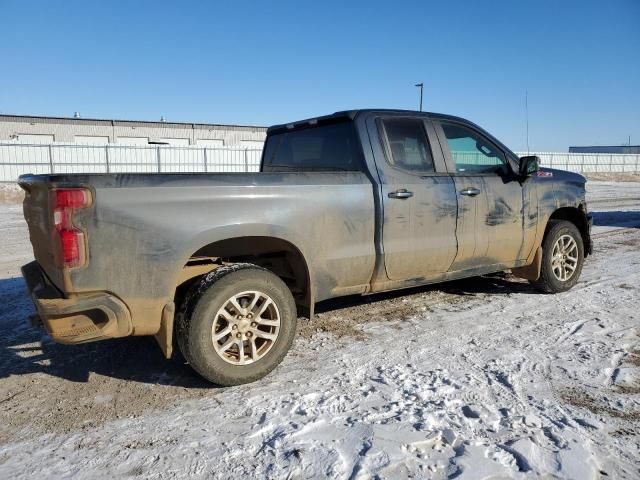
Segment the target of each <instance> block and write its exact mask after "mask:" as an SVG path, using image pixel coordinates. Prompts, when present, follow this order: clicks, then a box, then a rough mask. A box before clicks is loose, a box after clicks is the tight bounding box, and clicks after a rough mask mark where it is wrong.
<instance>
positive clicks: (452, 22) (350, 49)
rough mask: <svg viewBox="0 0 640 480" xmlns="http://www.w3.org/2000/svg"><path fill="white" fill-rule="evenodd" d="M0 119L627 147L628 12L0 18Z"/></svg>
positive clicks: (398, 9) (365, 6) (301, 10)
mask: <svg viewBox="0 0 640 480" xmlns="http://www.w3.org/2000/svg"><path fill="white" fill-rule="evenodd" d="M0 9H1V10H0V11H1V12H2V19H3V21H2V29H0V58H1V61H0V112H1V113H16V114H38V115H62V116H71V115H72V114H73V112H74V111H80V112H81V113H82V115H83V116H84V117H97V118H118V119H150V120H157V119H159V118H160V116H161V115H164V116H165V117H166V118H167V119H168V120H174V121H186V122H212V123H241V124H257V125H268V124H273V123H280V122H286V121H291V120H296V119H300V118H306V117H311V116H316V115H321V114H326V113H331V112H333V111H336V110H344V109H350V108H359V107H385V108H407V109H415V108H417V106H418V90H417V89H416V88H415V87H414V86H413V85H414V84H415V83H418V82H420V81H422V82H424V84H425V99H424V105H425V110H429V111H436V112H444V113H451V114H456V115H461V116H464V117H467V118H469V119H471V120H473V121H475V122H477V123H479V124H480V125H482V126H484V127H485V128H486V129H488V130H489V131H491V132H492V133H493V134H495V135H496V136H498V137H499V138H500V139H501V140H503V141H504V142H505V143H506V144H507V145H508V146H510V147H511V148H512V149H514V150H523V149H526V136H525V111H524V96H525V90H528V92H529V93H528V96H529V123H530V135H529V136H530V145H531V149H532V150H537V151H543V150H559V151H566V150H567V147H568V146H569V145H580V144H582V145H584V144H621V143H626V141H627V137H628V135H631V141H632V143H634V144H640V0H608V1H605V0H600V1H596V0H564V1H552V0H523V1H516V0H511V1H477V0H466V1H465V0H458V1H455V2H447V1H444V0H438V1H401V0H397V1H395V2H389V1H387V2H377V1H372V0H367V1H360V2H355V1H353V2H348V1H345V0H343V1H333V0H323V1H313V2H311V1H309V2H303V1H292V2H288V1H278V2H276V1H273V2H266V1H265V2H260V3H258V2H244V1H240V0H236V1H233V2H206V1H200V2H196V1H180V2H177V1H174V2H163V1H155V2H153V1H129V2H125V1H115V0H112V1H109V2H107V1H102V2H97V1H96V2H93V1H78V2H74V1H61V2H52V1H30V0H3V1H2V2H0Z"/></svg>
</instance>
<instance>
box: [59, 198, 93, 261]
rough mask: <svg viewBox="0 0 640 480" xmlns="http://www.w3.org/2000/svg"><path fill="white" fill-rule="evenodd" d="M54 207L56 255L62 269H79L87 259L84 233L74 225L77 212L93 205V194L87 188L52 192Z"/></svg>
mask: <svg viewBox="0 0 640 480" xmlns="http://www.w3.org/2000/svg"><path fill="white" fill-rule="evenodd" d="M51 205H52V207H53V225H54V227H55V230H54V244H55V248H54V255H55V257H56V263H57V264H58V266H59V267H62V268H77V267H81V266H82V265H84V264H85V262H86V259H87V252H86V242H85V236H84V232H83V231H82V230H80V229H79V228H77V227H75V226H74V224H73V214H74V212H75V211H76V210H80V209H82V208H87V207H89V206H90V205H91V192H90V191H89V190H87V189H86V188H64V189H55V190H52V191H51Z"/></svg>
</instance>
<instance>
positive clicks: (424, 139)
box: [367, 114, 457, 281]
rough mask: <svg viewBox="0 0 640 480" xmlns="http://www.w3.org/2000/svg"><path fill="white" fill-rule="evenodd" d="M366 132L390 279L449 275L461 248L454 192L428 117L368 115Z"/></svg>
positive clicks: (385, 259)
mask: <svg viewBox="0 0 640 480" xmlns="http://www.w3.org/2000/svg"><path fill="white" fill-rule="evenodd" d="M367 130H368V131H369V136H370V138H371V139H373V140H372V146H373V147H374V148H373V153H374V156H375V161H376V167H377V170H378V176H379V178H380V183H381V187H380V188H381V197H382V208H383V221H382V245H383V250H384V266H385V270H386V273H387V277H388V278H389V279H390V280H396V281H398V280H411V279H422V278H429V277H431V278H433V277H437V276H438V275H441V274H443V273H445V272H446V271H447V270H448V269H449V267H450V266H451V263H452V262H453V260H454V258H455V256H456V251H457V245H456V212H457V205H456V194H455V185H454V182H453V179H452V178H451V177H450V175H449V174H448V173H447V172H446V167H445V163H444V158H443V157H442V152H441V150H440V148H439V146H438V140H437V138H436V136H435V131H434V130H433V127H432V125H431V123H430V121H429V120H428V119H427V118H426V117H411V116H403V115H401V114H397V115H393V114H389V115H386V116H381V117H377V118H373V117H371V118H369V119H368V120H367ZM375 139H377V141H376V140H375ZM434 142H435V143H434ZM432 145H433V146H434V147H435V148H432Z"/></svg>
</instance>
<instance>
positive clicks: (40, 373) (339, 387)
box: [0, 181, 640, 478]
mask: <svg viewBox="0 0 640 480" xmlns="http://www.w3.org/2000/svg"><path fill="white" fill-rule="evenodd" d="M588 202H589V207H590V209H591V210H593V211H594V212H595V222H596V226H595V228H594V238H595V253H594V255H593V257H590V258H589V259H588V261H587V263H586V265H585V268H584V271H583V276H582V278H581V280H580V282H579V284H578V285H577V286H576V288H574V289H573V290H572V291H570V292H567V293H564V294H560V295H554V296H544V295H540V294H537V293H535V292H534V291H533V290H532V289H531V288H530V287H529V285H528V284H527V283H526V282H523V281H520V280H516V279H512V278H509V277H506V278H504V277H502V276H493V277H485V278H479V279H472V280H465V281H459V282H450V283H447V284H442V285H437V286H433V287H427V288H418V289H412V290H409V291H408V292H402V293H392V294H382V295H376V296H372V297H366V298H360V297H358V298H347V299H341V300H338V301H333V302H329V303H326V304H324V305H322V307H321V313H320V314H319V315H318V319H317V320H316V322H315V323H314V324H312V325H309V323H308V322H306V321H303V322H301V326H300V336H299V339H298V341H297V342H296V344H295V345H294V348H293V351H292V352H291V354H290V355H289V356H288V357H287V358H286V359H285V362H284V363H283V365H282V366H281V367H280V368H278V369H277V370H276V371H275V372H274V373H273V374H271V375H270V376H269V377H267V378H265V379H263V380H261V381H259V382H257V383H254V384H251V385H245V386H241V387H235V388H227V389H221V388H211V387H210V386H208V385H207V384H205V383H204V382H202V381H201V380H200V379H199V378H198V377H196V376H195V375H194V374H193V373H192V372H191V370H190V369H189V368H188V366H185V365H183V364H181V363H180V362H179V361H177V360H175V361H165V360H164V359H163V357H162V355H161V353H160V350H159V348H158V347H157V346H156V345H155V343H154V341H153V340H152V339H147V338H131V339H124V340H117V341H107V342H98V343H93V344H86V345H79V346H64V345H58V344H55V343H53V342H51V341H50V340H49V339H48V338H47V337H46V336H45V335H43V334H42V332H40V331H38V330H34V329H32V328H30V327H28V326H27V323H26V318H27V317H28V316H29V315H30V314H31V313H32V312H33V308H32V306H31V304H30V301H29V299H28V298H27V296H26V294H25V291H24V283H23V281H22V279H21V278H20V274H19V267H20V265H22V264H24V263H27V262H28V261H30V260H31V259H32V253H31V247H30V244H29V241H28V236H27V232H26V225H25V224H24V220H23V219H22V212H21V206H20V205H16V204H2V205H0V232H2V244H3V246H4V248H3V250H2V252H1V253H0V304H1V305H2V307H0V404H1V406H2V408H1V409H0V477H1V478H31V477H33V476H35V475H38V476H44V477H71V476H81V477H92V478H96V477H98V478H102V477H109V478H111V477H113V476H114V475H115V476H141V477H144V478H176V477H186V476H189V477H198V478H199V477H202V478H211V477H216V478H217V477H219V478H228V477H229V476H232V475H234V476H257V477H265V478H317V477H324V476H336V477H339V478H370V477H374V476H376V475H377V476H379V477H381V478H406V477H413V478H446V477H451V476H457V478H489V477H492V476H493V477H494V478H495V477H497V476H501V477H507V478H521V477H523V478H526V477H536V476H557V477H560V478H639V477H640V322H639V321H638V309H637V305H638V299H639V298H640V295H639V290H640V287H639V284H640V267H639V265H640V253H639V247H640V228H639V227H640V183H638V182H596V181H594V182H590V183H589V184H588Z"/></svg>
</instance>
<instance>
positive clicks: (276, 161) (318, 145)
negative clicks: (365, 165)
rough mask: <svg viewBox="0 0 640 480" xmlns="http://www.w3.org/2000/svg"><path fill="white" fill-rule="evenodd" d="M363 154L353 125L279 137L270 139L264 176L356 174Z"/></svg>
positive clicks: (300, 131) (267, 144) (318, 127)
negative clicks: (283, 174) (286, 173)
mask: <svg viewBox="0 0 640 480" xmlns="http://www.w3.org/2000/svg"><path fill="white" fill-rule="evenodd" d="M361 170H362V153H361V150H360V145H359V143H358V140H357V138H356V134H355V129H354V126H353V124H352V123H351V122H340V123H332V124H328V125H319V126H315V127H310V128H304V129H299V130H292V131H289V132H283V133H276V134H273V135H270V136H269V137H268V138H267V143H266V145H265V149H264V156H263V165H262V171H264V172H345V171H346V172H355V171H361Z"/></svg>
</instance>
